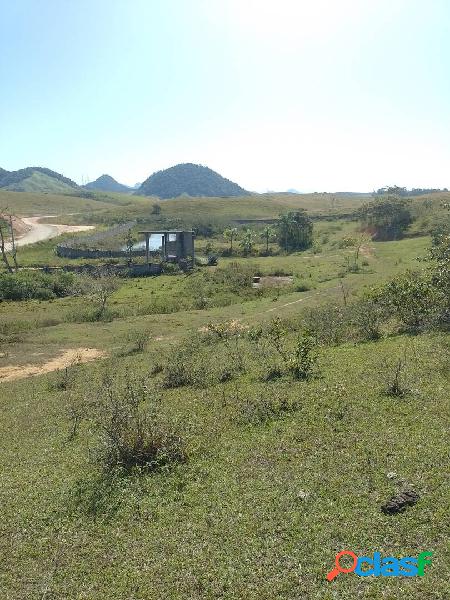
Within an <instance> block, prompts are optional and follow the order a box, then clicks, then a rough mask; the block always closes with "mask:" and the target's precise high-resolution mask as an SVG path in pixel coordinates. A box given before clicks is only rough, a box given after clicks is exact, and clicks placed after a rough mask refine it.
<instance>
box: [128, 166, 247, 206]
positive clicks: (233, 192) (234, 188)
mask: <svg viewBox="0 0 450 600" xmlns="http://www.w3.org/2000/svg"><path fill="white" fill-rule="evenodd" d="M135 194H139V195H145V196H157V197H158V198H163V199H166V198H176V197H177V196H182V195H187V196H213V197H220V196H223V197H227V196H245V195H248V194H249V192H247V191H246V190H244V189H243V188H241V187H240V186H239V185H237V184H236V183H233V182H232V181H230V180H229V179H225V178H224V177H222V176H221V175H219V174H218V173H216V172H215V171H212V170H211V169H209V168H208V167H204V166H202V165H194V164H191V163H186V164H180V165H176V166H174V167H170V168H169V169H165V170H164V171H158V172H156V173H153V175H151V176H150V177H149V178H148V179H146V180H145V181H144V182H143V183H142V185H141V187H140V188H139V189H138V190H137V191H136V192H135Z"/></svg>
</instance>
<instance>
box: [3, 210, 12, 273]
mask: <svg viewBox="0 0 450 600" xmlns="http://www.w3.org/2000/svg"><path fill="white" fill-rule="evenodd" d="M4 223H5V221H3V219H1V218H0V252H1V254H2V260H3V262H4V263H5V267H6V269H7V271H8V273H12V272H13V269H12V267H11V265H10V262H9V259H8V255H7V253H6V229H5V225H4Z"/></svg>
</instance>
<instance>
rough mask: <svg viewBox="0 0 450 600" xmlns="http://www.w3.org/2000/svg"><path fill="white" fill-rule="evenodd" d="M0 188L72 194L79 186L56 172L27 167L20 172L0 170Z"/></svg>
mask: <svg viewBox="0 0 450 600" xmlns="http://www.w3.org/2000/svg"><path fill="white" fill-rule="evenodd" d="M0 188H2V189H6V190H9V191H13V192H41V193H53V194H58V193H70V192H73V191H74V190H78V189H79V187H78V185H77V184H76V183H75V182H74V181H72V180H71V179H69V178H68V177H64V176H63V175H61V174H60V173H57V172H56V171H52V170H51V169H46V168H44V167H26V168H25V169H19V170H18V171H5V169H0Z"/></svg>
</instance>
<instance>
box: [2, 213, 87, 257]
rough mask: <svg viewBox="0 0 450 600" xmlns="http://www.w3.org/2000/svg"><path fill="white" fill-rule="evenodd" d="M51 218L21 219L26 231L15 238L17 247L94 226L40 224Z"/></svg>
mask: <svg viewBox="0 0 450 600" xmlns="http://www.w3.org/2000/svg"><path fill="white" fill-rule="evenodd" d="M53 216H54V215H47V216H40V217H23V218H22V219H21V221H22V223H23V224H24V226H25V227H26V229H27V231H26V232H25V233H24V234H23V235H21V236H18V237H17V238H16V244H17V246H26V245H28V244H35V243H36V242H42V241H44V240H48V239H50V238H53V237H56V236H57V235H61V234H62V233H66V232H76V231H87V230H89V229H94V225H60V224H57V223H51V224H50V223H40V220H41V219H48V218H50V217H53ZM6 250H7V251H10V250H11V243H7V244H6Z"/></svg>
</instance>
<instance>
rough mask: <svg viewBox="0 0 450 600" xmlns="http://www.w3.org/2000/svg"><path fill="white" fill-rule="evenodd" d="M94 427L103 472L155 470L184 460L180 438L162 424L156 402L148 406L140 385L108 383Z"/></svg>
mask: <svg viewBox="0 0 450 600" xmlns="http://www.w3.org/2000/svg"><path fill="white" fill-rule="evenodd" d="M102 395H103V399H102V400H101V402H100V403H99V412H98V414H97V417H96V420H95V422H96V425H97V428H98V430H99V432H100V437H101V446H100V448H99V451H98V455H97V456H98V458H99V460H100V463H101V464H102V466H103V468H104V469H105V470H106V471H111V470H115V469H119V470H122V471H125V472H130V471H134V470H136V469H137V470H138V471H158V470H161V469H162V468H167V467H169V466H171V465H173V464H175V463H181V462H185V461H186V460H187V454H186V447H185V443H184V441H183V439H182V438H181V436H180V435H179V434H178V433H176V432H175V431H174V430H173V428H172V427H171V426H170V425H169V424H168V423H165V422H164V421H163V420H162V419H161V416H160V414H159V411H158V401H157V400H155V399H153V403H152V404H151V405H150V406H149V405H148V400H149V398H148V391H147V388H146V386H145V385H144V383H143V382H130V381H127V382H125V384H121V383H119V382H113V381H111V382H108V383H107V385H106V387H105V388H103V389H102Z"/></svg>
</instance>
